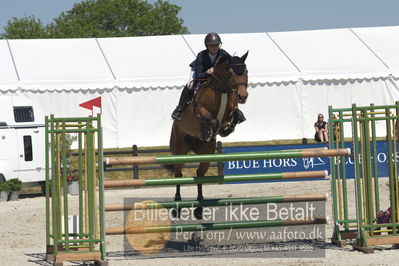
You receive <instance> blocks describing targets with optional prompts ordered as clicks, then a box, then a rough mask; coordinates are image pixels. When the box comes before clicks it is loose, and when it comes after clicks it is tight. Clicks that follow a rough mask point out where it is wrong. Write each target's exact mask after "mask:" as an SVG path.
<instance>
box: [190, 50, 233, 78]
mask: <svg viewBox="0 0 399 266" xmlns="http://www.w3.org/2000/svg"><path fill="white" fill-rule="evenodd" d="M225 54H228V53H227V52H226V51H225V50H223V49H219V50H218V52H217V53H216V59H215V62H216V60H217V59H218V58H219V57H220V56H222V55H225ZM213 65H214V64H213V63H212V62H211V58H210V57H209V52H208V50H203V51H201V52H199V53H198V55H197V58H196V59H195V61H193V62H192V63H191V64H190V67H191V69H192V70H193V71H194V76H193V77H194V79H206V78H208V77H209V76H210V75H209V74H208V73H206V71H207V70H208V69H210V68H211V67H213ZM195 83H197V84H198V83H201V81H200V82H195Z"/></svg>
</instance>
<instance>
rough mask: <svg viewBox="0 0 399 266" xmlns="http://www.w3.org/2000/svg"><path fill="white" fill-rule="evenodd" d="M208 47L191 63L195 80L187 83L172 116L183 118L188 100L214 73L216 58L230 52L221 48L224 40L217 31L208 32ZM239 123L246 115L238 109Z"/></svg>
mask: <svg viewBox="0 0 399 266" xmlns="http://www.w3.org/2000/svg"><path fill="white" fill-rule="evenodd" d="M204 43H205V47H206V49H205V50H203V51H201V52H199V53H198V55H197V58H196V59H195V61H194V62H192V63H191V64H190V67H191V68H192V69H193V70H194V75H193V78H194V81H193V82H192V84H190V83H189V84H187V85H186V86H184V89H183V91H182V93H181V96H180V100H179V104H178V105H177V107H176V108H175V110H174V111H173V113H172V118H173V119H176V120H181V119H182V114H183V110H184V107H185V106H186V104H187V102H189V101H190V100H191V98H192V97H193V95H194V91H195V90H196V89H197V88H198V87H199V86H200V85H201V84H202V83H203V82H204V81H205V80H206V79H207V78H208V77H210V76H211V75H212V74H213V66H214V64H215V62H216V60H217V59H218V58H219V57H220V56H222V55H225V54H228V53H227V52H226V51H225V50H223V49H222V48H220V46H221V44H222V40H221V39H220V36H219V34H217V33H215V32H211V33H208V34H207V35H206V37H205V41H204ZM237 117H238V123H241V122H244V121H245V120H246V119H245V116H244V114H243V113H242V112H241V111H240V110H237Z"/></svg>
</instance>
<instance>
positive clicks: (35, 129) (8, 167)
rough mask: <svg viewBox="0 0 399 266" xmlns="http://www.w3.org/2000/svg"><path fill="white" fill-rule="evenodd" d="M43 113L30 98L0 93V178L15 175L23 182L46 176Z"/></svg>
mask: <svg viewBox="0 0 399 266" xmlns="http://www.w3.org/2000/svg"><path fill="white" fill-rule="evenodd" d="M44 132H45V129H44V115H43V112H42V110H41V109H40V107H39V106H38V105H37V104H36V103H34V102H33V101H31V100H29V99H26V98H21V97H18V96H0V182H2V181H4V180H9V179H11V178H18V179H20V180H21V181H22V182H23V183H24V186H25V187H27V186H31V185H35V184H37V183H38V182H40V184H43V181H44V180H45V158H44V150H45V147H44Z"/></svg>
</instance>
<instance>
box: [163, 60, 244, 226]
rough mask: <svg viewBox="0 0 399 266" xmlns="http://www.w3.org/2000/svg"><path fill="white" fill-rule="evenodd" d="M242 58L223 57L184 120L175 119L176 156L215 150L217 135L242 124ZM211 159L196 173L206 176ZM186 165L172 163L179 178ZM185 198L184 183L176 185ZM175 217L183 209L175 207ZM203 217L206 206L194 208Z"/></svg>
mask: <svg viewBox="0 0 399 266" xmlns="http://www.w3.org/2000/svg"><path fill="white" fill-rule="evenodd" d="M247 56H248V52H247V53H246V54H244V55H243V56H242V57H238V56H234V57H231V56H230V55H228V54H227V55H225V56H221V57H219V59H218V60H217V61H216V63H215V66H214V72H213V74H212V75H211V77H210V78H209V79H208V81H206V82H205V83H203V84H202V85H201V86H200V88H199V89H198V93H197V94H196V95H195V96H194V99H193V101H192V102H191V103H190V104H189V105H188V106H186V108H185V109H184V111H183V117H182V120H180V121H178V120H174V122H173V125H172V132H171V136H170V150H171V152H172V154H173V155H184V154H188V153H189V152H191V151H192V152H194V153H196V154H211V153H215V149H216V136H217V135H220V136H222V137H226V136H228V135H229V134H231V133H232V132H233V131H234V129H235V126H236V125H237V123H238V116H237V110H238V103H242V104H243V103H245V102H246V99H247V97H248V91H247V86H248V71H247V68H246V65H245V60H246V58H247ZM209 164H210V163H209V162H202V163H200V165H199V168H198V169H197V172H196V176H197V177H203V176H205V174H206V172H207V171H208V168H209ZM182 167H183V164H174V165H169V169H170V170H171V171H173V172H174V175H175V177H182ZM197 188H198V195H197V200H203V195H202V185H201V184H198V185H197ZM179 200H181V195H180V185H177V186H176V194H175V201H179ZM173 213H174V215H175V216H179V215H180V210H173ZM194 215H195V217H196V218H197V219H202V207H198V208H196V209H195V211H194Z"/></svg>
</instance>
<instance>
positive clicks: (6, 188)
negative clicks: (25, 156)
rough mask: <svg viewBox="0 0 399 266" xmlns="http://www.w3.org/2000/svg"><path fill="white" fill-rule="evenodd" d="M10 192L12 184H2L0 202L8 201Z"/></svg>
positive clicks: (0, 185) (0, 184) (0, 186)
mask: <svg viewBox="0 0 399 266" xmlns="http://www.w3.org/2000/svg"><path fill="white" fill-rule="evenodd" d="M9 192H10V184H9V182H8V181H6V182H1V183H0V202H4V201H7V200H8V194H9Z"/></svg>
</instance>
